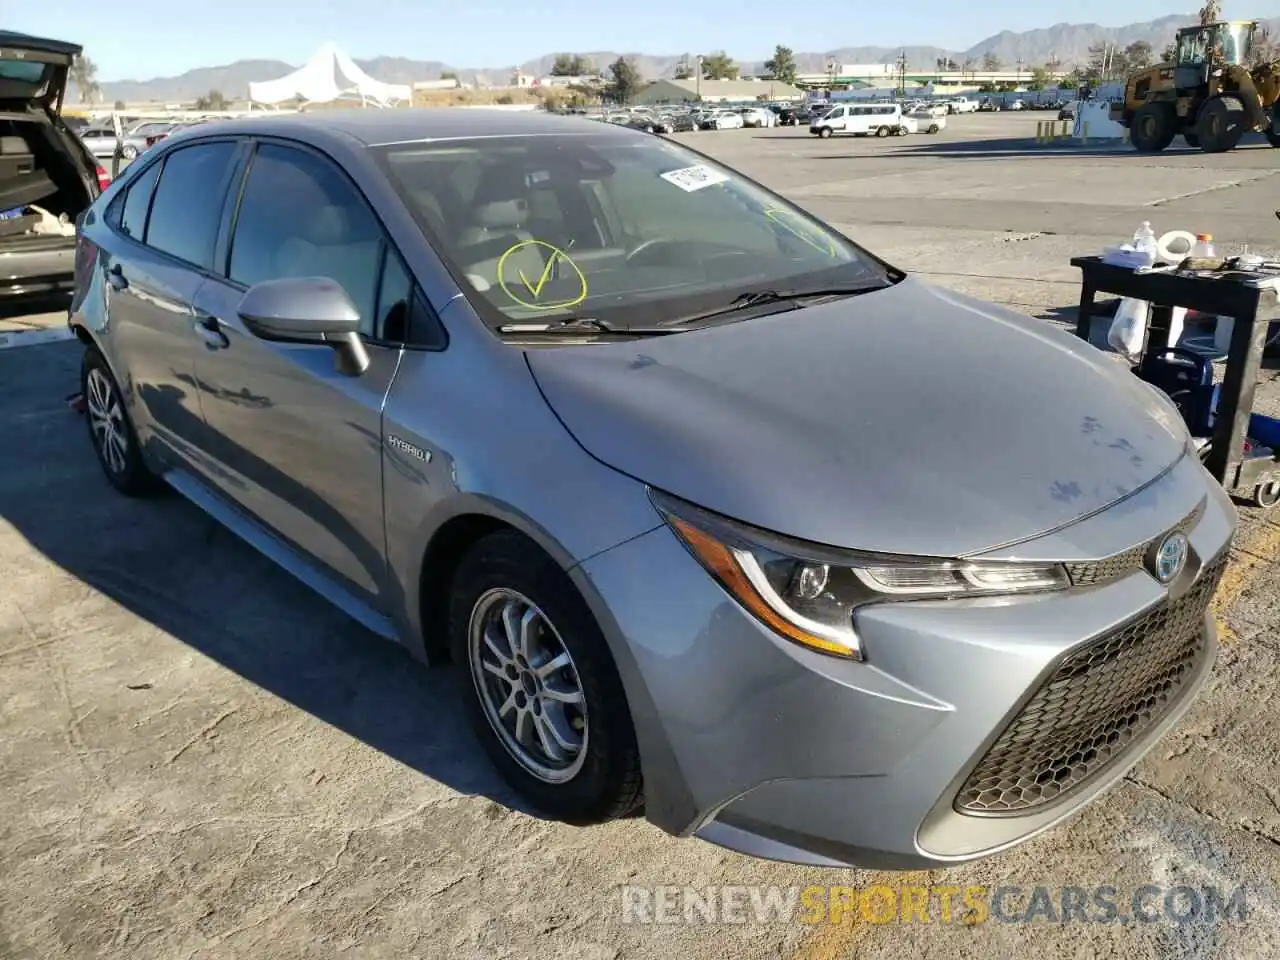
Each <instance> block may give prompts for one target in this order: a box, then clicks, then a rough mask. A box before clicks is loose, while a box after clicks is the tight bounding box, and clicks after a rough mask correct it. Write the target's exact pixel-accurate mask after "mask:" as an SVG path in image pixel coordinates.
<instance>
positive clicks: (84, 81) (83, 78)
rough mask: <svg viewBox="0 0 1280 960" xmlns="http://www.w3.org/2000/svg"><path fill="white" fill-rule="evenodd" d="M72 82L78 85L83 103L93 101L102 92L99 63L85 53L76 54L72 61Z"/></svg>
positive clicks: (77, 88)
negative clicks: (99, 83)
mask: <svg viewBox="0 0 1280 960" xmlns="http://www.w3.org/2000/svg"><path fill="white" fill-rule="evenodd" d="M70 72H71V82H72V83H74V84H75V85H76V90H77V91H79V93H80V100H81V102H83V103H93V102H94V101H95V100H97V99H98V95H99V94H100V93H102V87H100V86H99V85H98V65H97V64H96V63H94V62H93V61H92V60H90V59H89V58H88V57H86V56H85V55H84V54H80V53H78V54H76V56H75V59H74V60H72V61H71V71H70Z"/></svg>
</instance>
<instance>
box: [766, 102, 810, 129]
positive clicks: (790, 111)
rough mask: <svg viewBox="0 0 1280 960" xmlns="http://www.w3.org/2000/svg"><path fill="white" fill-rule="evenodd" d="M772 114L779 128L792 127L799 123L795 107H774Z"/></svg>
mask: <svg viewBox="0 0 1280 960" xmlns="http://www.w3.org/2000/svg"><path fill="white" fill-rule="evenodd" d="M773 112H774V115H775V116H776V117H777V125H778V126H780V127H794V126H795V125H796V124H797V123H798V122H799V115H800V111H798V110H797V109H796V108H795V107H783V106H774V107H773ZM806 119H807V118H806Z"/></svg>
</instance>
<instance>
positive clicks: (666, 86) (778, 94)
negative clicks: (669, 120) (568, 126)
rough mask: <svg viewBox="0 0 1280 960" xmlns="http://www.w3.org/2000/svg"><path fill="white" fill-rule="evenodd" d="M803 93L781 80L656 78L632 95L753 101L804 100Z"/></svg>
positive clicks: (654, 99)
mask: <svg viewBox="0 0 1280 960" xmlns="http://www.w3.org/2000/svg"><path fill="white" fill-rule="evenodd" d="M803 99H804V93H803V92H802V91H800V90H799V89H798V88H796V87H793V86H791V84H789V83H783V82H782V81H781V80H760V79H751V80H699V79H696V78H694V79H691V80H655V81H654V82H653V83H651V84H649V85H648V86H647V87H645V88H643V89H642V90H640V91H639V92H638V93H636V95H635V96H634V97H633V98H632V102H634V103H642V104H643V103H684V102H685V101H695V100H700V101H702V102H703V103H741V102H747V101H751V100H803Z"/></svg>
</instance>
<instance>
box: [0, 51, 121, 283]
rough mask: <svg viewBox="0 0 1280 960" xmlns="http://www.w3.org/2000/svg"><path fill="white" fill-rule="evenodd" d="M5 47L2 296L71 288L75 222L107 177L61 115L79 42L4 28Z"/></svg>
mask: <svg viewBox="0 0 1280 960" xmlns="http://www.w3.org/2000/svg"><path fill="white" fill-rule="evenodd" d="M0 50H3V51H4V57H3V58H0V87H2V88H3V90H4V93H3V96H4V101H3V106H4V112H3V114H0V299H3V298H9V297H19V296H27V295H33V294H47V293H56V292H62V291H67V290H70V289H71V286H72V281H73V279H74V266H75V244H76V241H75V236H74V224H75V222H76V220H77V219H78V218H79V217H80V215H81V214H82V213H84V211H85V210H86V209H88V208H89V205H90V204H91V203H92V202H93V201H94V199H95V198H96V197H97V196H98V194H99V192H100V191H101V190H102V188H103V187H104V186H106V184H107V182H108V177H107V172H106V171H105V170H103V169H102V167H101V166H99V165H98V162H97V161H96V160H95V159H94V157H93V155H92V154H91V153H90V152H89V151H88V150H87V149H86V148H85V146H84V144H83V143H82V142H81V141H80V139H79V138H78V137H77V136H76V135H75V134H74V133H73V132H72V131H71V129H70V128H69V127H68V126H67V124H66V123H64V122H63V120H62V118H61V116H60V115H59V113H58V105H59V104H60V103H61V102H62V99H63V96H64V94H65V91H66V84H67V74H68V71H69V68H70V66H71V63H72V61H73V60H74V59H75V58H76V57H77V56H79V55H80V52H81V47H80V45H79V44H75V43H68V42H66V41H63V40H50V39H44V38H41V37H30V36H27V35H25V34H19V33H10V32H7V31H0ZM32 205H36V206H38V207H40V208H41V209H42V210H44V211H47V212H48V214H49V217H45V216H44V215H42V214H41V213H39V211H36V210H33V209H31V207H32ZM68 234H71V235H68Z"/></svg>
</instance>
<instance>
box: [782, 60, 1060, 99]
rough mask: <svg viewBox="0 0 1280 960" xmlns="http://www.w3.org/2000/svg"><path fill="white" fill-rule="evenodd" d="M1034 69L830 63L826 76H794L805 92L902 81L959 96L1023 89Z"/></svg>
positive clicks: (910, 86) (1053, 75)
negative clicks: (1006, 88)
mask: <svg viewBox="0 0 1280 960" xmlns="http://www.w3.org/2000/svg"><path fill="white" fill-rule="evenodd" d="M1034 69H1035V68H1034V67H1030V66H1024V67H1022V68H1021V69H1013V70H1009V69H1001V70H983V69H981V68H976V69H973V70H937V69H935V68H934V67H930V68H928V69H923V68H921V67H919V66H915V65H912V64H910V63H908V64H907V65H906V67H905V69H904V68H902V67H899V66H898V64H896V63H833V64H830V65H829V66H828V69H827V72H825V73H803V74H801V75H800V76H798V77H796V85H797V86H799V87H803V88H805V89H806V90H811V89H814V88H822V89H824V90H827V89H850V88H856V87H859V86H869V87H891V86H897V85H898V84H899V82H901V83H902V84H904V85H905V86H906V87H907V88H908V89H911V88H913V87H921V86H930V87H946V88H947V89H948V92H951V93H958V92H960V91H962V90H976V89H977V88H978V87H980V86H985V85H1012V86H1014V87H1023V86H1025V85H1026V84H1027V83H1028V82H1030V80H1031V75H1032V72H1033V71H1034ZM1062 76H1065V73H1063V72H1062V71H1059V72H1057V73H1050V74H1049V78H1050V80H1056V79H1058V78H1059V77H1062Z"/></svg>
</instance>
